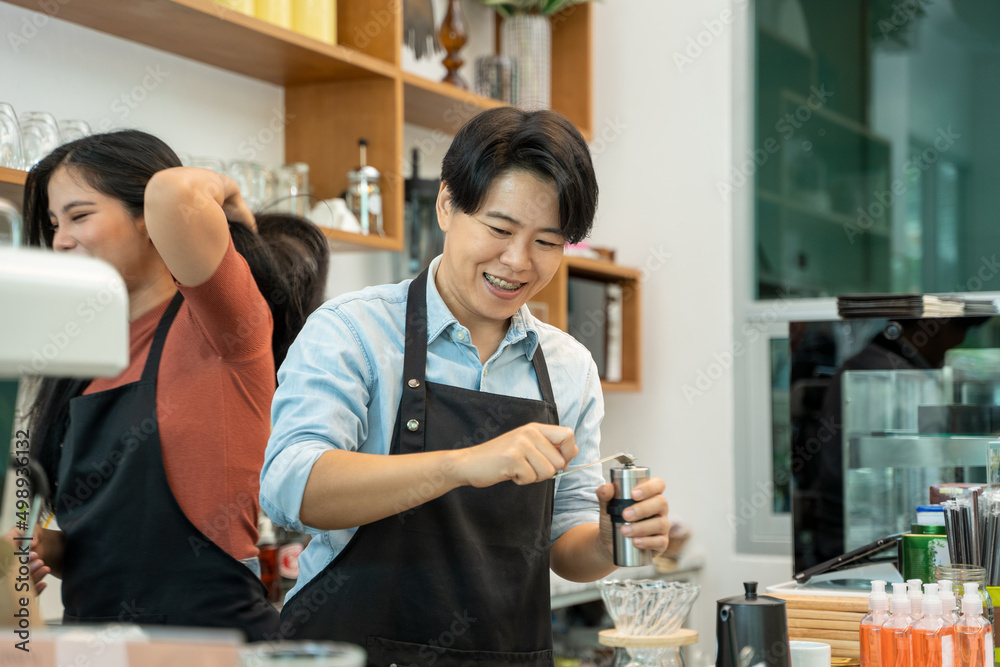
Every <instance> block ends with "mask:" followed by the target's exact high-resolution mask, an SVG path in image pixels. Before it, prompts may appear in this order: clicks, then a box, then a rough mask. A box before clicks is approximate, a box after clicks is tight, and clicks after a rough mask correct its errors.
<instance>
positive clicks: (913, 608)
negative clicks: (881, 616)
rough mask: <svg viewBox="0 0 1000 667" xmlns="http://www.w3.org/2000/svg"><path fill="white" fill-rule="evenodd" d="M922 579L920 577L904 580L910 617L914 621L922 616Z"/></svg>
mask: <svg viewBox="0 0 1000 667" xmlns="http://www.w3.org/2000/svg"><path fill="white" fill-rule="evenodd" d="M923 583H924V582H923V580H921V579H907V580H906V595H907V597H909V598H910V618H912V619H913V622H914V623H916V622H917V621H918V620H920V617H921V616H923V610H922V608H921V605H922V601H923V597H924V595H923V591H921V588H920V587H921V586H922V585H923Z"/></svg>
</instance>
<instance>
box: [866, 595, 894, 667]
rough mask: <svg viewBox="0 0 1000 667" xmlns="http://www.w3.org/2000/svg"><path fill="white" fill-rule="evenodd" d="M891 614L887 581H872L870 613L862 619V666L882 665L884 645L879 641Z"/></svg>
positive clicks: (874, 666)
mask: <svg viewBox="0 0 1000 667" xmlns="http://www.w3.org/2000/svg"><path fill="white" fill-rule="evenodd" d="M888 615H889V598H888V596H886V594H885V582H884V581H881V580H878V579H876V580H875V581H873V582H872V592H871V593H870V594H869V595H868V615H867V616H865V617H864V618H863V619H861V667H882V647H881V645H880V643H879V640H880V637H881V630H882V624H883V623H885V620H886V618H887V617H888Z"/></svg>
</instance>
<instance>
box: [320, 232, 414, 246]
mask: <svg viewBox="0 0 1000 667" xmlns="http://www.w3.org/2000/svg"><path fill="white" fill-rule="evenodd" d="M320 229H321V230H322V231H323V235H324V236H325V237H326V238H327V239H328V240H329V242H330V249H331V250H399V248H397V247H396V245H397V242H396V239H393V238H389V237H388V236H378V235H377V234H356V233H354V232H343V231H340V230H339V229H328V228H326V227H321V228H320Z"/></svg>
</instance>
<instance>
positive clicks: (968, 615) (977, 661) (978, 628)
mask: <svg viewBox="0 0 1000 667" xmlns="http://www.w3.org/2000/svg"><path fill="white" fill-rule="evenodd" d="M955 667H993V627H992V626H991V625H990V622H989V621H987V620H986V619H985V618H983V601H982V599H981V598H980V597H979V584H977V583H975V582H966V584H965V594H964V595H963V596H962V617H961V618H959V619H958V623H957V624H955Z"/></svg>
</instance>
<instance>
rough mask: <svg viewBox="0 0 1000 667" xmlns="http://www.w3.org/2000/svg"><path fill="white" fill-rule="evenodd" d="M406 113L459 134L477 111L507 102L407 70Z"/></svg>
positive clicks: (434, 127) (412, 118) (415, 120)
mask: <svg viewBox="0 0 1000 667" xmlns="http://www.w3.org/2000/svg"><path fill="white" fill-rule="evenodd" d="M402 78H403V99H404V114H403V115H404V117H405V118H406V122H407V123H415V124H417V125H420V126H422V127H426V128H430V129H432V130H441V131H442V132H446V133H448V134H455V133H456V132H458V131H459V130H460V129H461V127H462V126H463V125H464V124H465V122H466V121H467V120H469V119H470V118H472V117H473V116H475V115H476V114H478V113H480V112H482V111H486V110H487V109H493V108H495V107H501V106H504V104H503V102H500V101H499V100H494V99H491V98H489V97H483V96H482V95H477V94H475V93H473V92H471V91H468V90H461V89H459V88H456V87H455V86H453V85H451V84H448V83H440V82H438V81H431V80H430V79H426V78H424V77H422V76H418V75H416V74H413V73H411V72H403V73H402Z"/></svg>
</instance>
